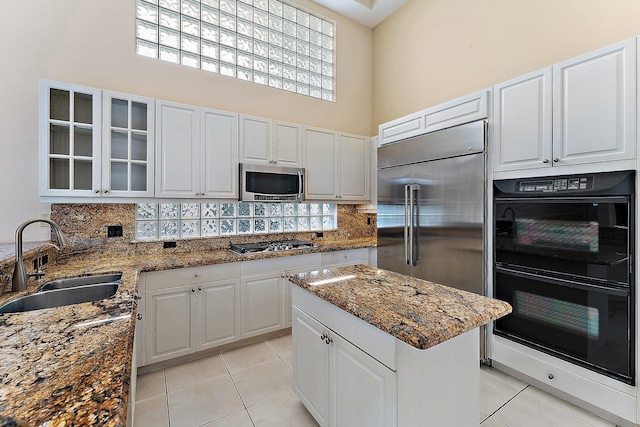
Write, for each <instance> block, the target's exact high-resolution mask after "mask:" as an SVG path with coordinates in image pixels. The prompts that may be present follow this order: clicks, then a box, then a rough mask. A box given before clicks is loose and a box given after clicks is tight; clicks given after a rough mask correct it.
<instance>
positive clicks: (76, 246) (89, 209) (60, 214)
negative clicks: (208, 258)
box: [51, 202, 376, 252]
mask: <svg viewBox="0 0 640 427" xmlns="http://www.w3.org/2000/svg"><path fill="white" fill-rule="evenodd" d="M220 204H221V203H218V205H220ZM230 204H231V205H233V207H234V209H238V203H233V202H232V203H230ZM153 205H155V204H153ZM176 205H179V206H180V204H176ZM187 205H188V204H182V206H181V209H187V210H188V212H186V211H185V213H186V214H187V215H191V214H193V215H194V216H195V210H196V209H200V216H202V204H195V205H200V206H199V207H197V208H196V207H195V206H187ZM267 205H268V204H267ZM284 205H285V204H283V206H282V209H283V217H282V218H283V219H284V215H285V213H284V209H287V207H286V206H284ZM304 205H306V206H303V207H302V209H303V210H304V209H310V208H311V206H308V205H309V204H308V203H307V204H304ZM319 205H320V207H322V206H323V205H322V204H319ZM331 206H333V207H335V214H336V215H335V218H336V220H337V223H336V224H335V228H334V229H332V230H309V231H292V232H285V231H284V227H283V229H282V231H277V232H268V231H267V232H265V233H261V234H237V235H228V236H225V235H218V236H215V237H199V236H194V237H187V236H185V235H184V234H183V238H177V236H175V237H168V238H164V239H160V240H177V241H178V245H177V248H175V249H172V250H174V251H185V252H189V251H198V250H207V249H218V248H227V247H229V245H230V243H231V242H233V243H239V242H253V241H260V240H283V239H304V240H316V241H319V242H322V241H327V242H339V241H345V240H348V239H357V238H364V237H373V236H375V235H376V214H371V213H360V212H358V211H357V209H356V207H355V205H331ZM158 208H159V209H160V207H159V206H158ZM217 208H218V209H220V206H218V207H217ZM242 208H243V209H245V208H246V207H244V206H243V207H242ZM192 209H193V210H192ZM253 209H254V211H253V218H255V206H254V207H253ZM296 209H299V207H296ZM314 209H316V207H314ZM181 213H182V212H181ZM244 213H246V212H244ZM258 213H259V214H260V212H258ZM237 214H238V212H236V215H237ZM298 214H299V212H298ZM140 215H142V216H144V215H146V214H144V213H141V212H140V211H139V210H138V209H137V206H136V204H134V203H130V204H109V203H104V204H101V203H93V204H91V203H89V204H79V203H68V204H64V203H55V204H53V205H51V219H52V220H54V221H56V222H57V223H58V224H60V226H61V227H62V230H63V231H64V233H65V234H66V235H67V237H68V238H69V239H70V241H71V244H72V245H71V246H72V249H70V250H73V251H81V250H88V249H102V248H106V247H108V248H109V249H117V250H122V251H138V252H150V251H151V252H153V251H158V252H160V251H162V250H163V248H162V243H161V241H159V240H153V241H144V240H140V239H137V238H136V218H137V217H139V216H140ZM218 215H220V212H218ZM237 218H238V217H236V219H237ZM266 218H268V216H266ZM307 218H310V217H307ZM218 219H219V217H218ZM109 225H120V226H122V232H123V233H122V237H114V238H107V226H109ZM236 225H237V224H236ZM278 230H280V229H278ZM318 233H321V235H322V237H320V236H319V235H318Z"/></svg>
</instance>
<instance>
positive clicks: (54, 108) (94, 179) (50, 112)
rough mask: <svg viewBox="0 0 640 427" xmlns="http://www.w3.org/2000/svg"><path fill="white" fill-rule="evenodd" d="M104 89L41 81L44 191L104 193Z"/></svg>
mask: <svg viewBox="0 0 640 427" xmlns="http://www.w3.org/2000/svg"><path fill="white" fill-rule="evenodd" d="M101 97H102V92H101V91H100V90H99V89H94V88H90V87H84V86H77V85H70V84H66V83H59V82H53V81H49V80H41V81H40V138H39V139H40V195H42V196H100V194H101V192H102V191H101V188H102V187H101V182H100V178H101V176H100V171H101V165H100V161H101V152H100V147H101V141H100V139H101V136H102V131H101V124H102V117H101V114H100V111H101V105H102V101H101Z"/></svg>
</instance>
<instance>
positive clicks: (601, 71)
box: [553, 39, 636, 166]
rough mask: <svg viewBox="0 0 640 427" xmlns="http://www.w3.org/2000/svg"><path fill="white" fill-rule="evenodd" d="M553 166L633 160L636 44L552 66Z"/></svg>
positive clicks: (599, 51) (626, 42)
mask: <svg viewBox="0 0 640 427" xmlns="http://www.w3.org/2000/svg"><path fill="white" fill-rule="evenodd" d="M553 95H554V104H553V127H554V131H553V155H554V159H553V161H554V166H555V165H558V166H564V165H571V164H579V163H591V162H601V161H608V160H621V159H633V158H635V153H636V148H635V145H636V140H635V127H636V114H635V112H636V42H635V39H631V40H628V41H625V42H622V43H618V44H615V45H612V46H609V47H607V48H604V49H600V50H597V51H595V52H592V53H589V54H586V55H582V56H580V57H578V58H575V59H571V60H569V61H565V62H562V63H560V64H557V65H554V66H553Z"/></svg>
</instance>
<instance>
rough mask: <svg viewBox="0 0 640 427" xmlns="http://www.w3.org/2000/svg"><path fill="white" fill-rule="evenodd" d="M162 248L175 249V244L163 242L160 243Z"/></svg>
mask: <svg viewBox="0 0 640 427" xmlns="http://www.w3.org/2000/svg"><path fill="white" fill-rule="evenodd" d="M162 247H163V248H165V249H168V248H175V247H176V242H163V243H162Z"/></svg>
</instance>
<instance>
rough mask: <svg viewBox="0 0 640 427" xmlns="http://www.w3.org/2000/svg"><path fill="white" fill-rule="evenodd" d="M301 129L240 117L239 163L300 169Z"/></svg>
mask: <svg viewBox="0 0 640 427" xmlns="http://www.w3.org/2000/svg"><path fill="white" fill-rule="evenodd" d="M301 157H302V156H301V132H300V126H298V125H294V124H290V123H283V122H276V121H272V120H268V119H263V118H260V117H251V116H244V115H241V116H240V162H241V163H251V164H266V165H278V166H291V167H299V166H300V163H301Z"/></svg>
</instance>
